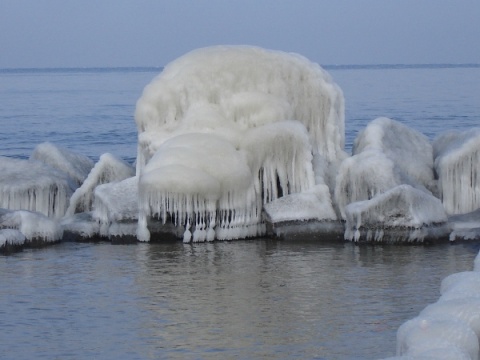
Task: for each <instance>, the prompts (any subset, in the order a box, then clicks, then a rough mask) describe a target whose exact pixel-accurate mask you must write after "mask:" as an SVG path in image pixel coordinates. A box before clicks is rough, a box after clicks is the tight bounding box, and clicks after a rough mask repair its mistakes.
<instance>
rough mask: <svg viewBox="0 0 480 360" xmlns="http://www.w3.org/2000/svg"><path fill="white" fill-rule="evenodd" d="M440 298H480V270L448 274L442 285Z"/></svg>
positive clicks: (444, 299)
mask: <svg viewBox="0 0 480 360" xmlns="http://www.w3.org/2000/svg"><path fill="white" fill-rule="evenodd" d="M440 293H441V294H442V296H441V297H440V300H442V301H446V300H452V299H465V298H480V272H478V271H464V272H460V273H456V274H452V275H449V276H447V277H446V278H445V279H443V281H442V285H441V287H440Z"/></svg>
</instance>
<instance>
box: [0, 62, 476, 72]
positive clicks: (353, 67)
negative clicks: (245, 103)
mask: <svg viewBox="0 0 480 360" xmlns="http://www.w3.org/2000/svg"><path fill="white" fill-rule="evenodd" d="M317 64H318V63H317ZM319 65H320V66H321V67H322V68H324V69H330V70H375V69H382V70H387V69H428V68H436V69H440V68H445V69H447V68H477V67H480V63H405V64H404V63H395V64H326V65H322V64H319ZM164 68H165V66H148V65H142V66H57V67H5V68H1V67H0V73H9V72H10V73H15V72H39V71H45V72H57V71H99V70H103V71H105V70H111V71H124V70H130V71H139V72H144V71H159V70H163V69H164Z"/></svg>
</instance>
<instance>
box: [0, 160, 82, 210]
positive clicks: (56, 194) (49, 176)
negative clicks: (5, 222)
mask: <svg viewBox="0 0 480 360" xmlns="http://www.w3.org/2000/svg"><path fill="white" fill-rule="evenodd" d="M74 189H75V184H74V183H73V182H72V180H71V178H70V177H69V176H67V175H66V174H65V173H64V172H61V171H58V170H56V169H55V168H52V167H51V166H49V165H46V164H44V163H42V162H39V161H35V160H20V159H12V158H7V157H0V207H2V208H5V209H11V210H30V211H35V212H39V213H42V214H44V215H46V216H48V217H54V218H60V217H62V216H63V215H64V214H65V211H66V209H67V205H68V200H69V198H70V196H71V195H72V193H73V190H74Z"/></svg>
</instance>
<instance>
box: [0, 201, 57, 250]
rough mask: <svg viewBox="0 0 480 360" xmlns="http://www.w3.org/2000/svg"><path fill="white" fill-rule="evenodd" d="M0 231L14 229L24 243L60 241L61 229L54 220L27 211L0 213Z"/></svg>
mask: <svg viewBox="0 0 480 360" xmlns="http://www.w3.org/2000/svg"><path fill="white" fill-rule="evenodd" d="M0 229H16V230H18V231H19V232H21V233H22V234H23V235H24V236H25V239H26V241H41V242H47V243H48V242H55V241H59V240H61V239H62V236H63V229H62V227H61V226H60V224H59V222H58V221H57V220H55V219H52V218H48V217H46V216H45V215H43V214H40V213H37V212H32V211H27V210H14V211H12V210H5V209H1V211H0Z"/></svg>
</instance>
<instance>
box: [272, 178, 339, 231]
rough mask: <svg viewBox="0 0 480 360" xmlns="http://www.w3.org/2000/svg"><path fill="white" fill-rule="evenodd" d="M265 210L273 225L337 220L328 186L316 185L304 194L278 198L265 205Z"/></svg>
mask: <svg viewBox="0 0 480 360" xmlns="http://www.w3.org/2000/svg"><path fill="white" fill-rule="evenodd" d="M264 210H265V213H266V216H267V218H268V221H269V222H271V223H273V224H276V223H281V222H288V221H306V220H317V221H334V220H337V216H336V214H335V211H334V210H333V207H332V200H331V197H330V190H329V189H328V186H326V185H316V186H314V187H313V188H311V189H309V190H307V191H304V192H302V193H295V194H290V195H286V196H283V197H281V198H278V199H277V200H274V201H272V202H270V203H267V204H265V206H264Z"/></svg>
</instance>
